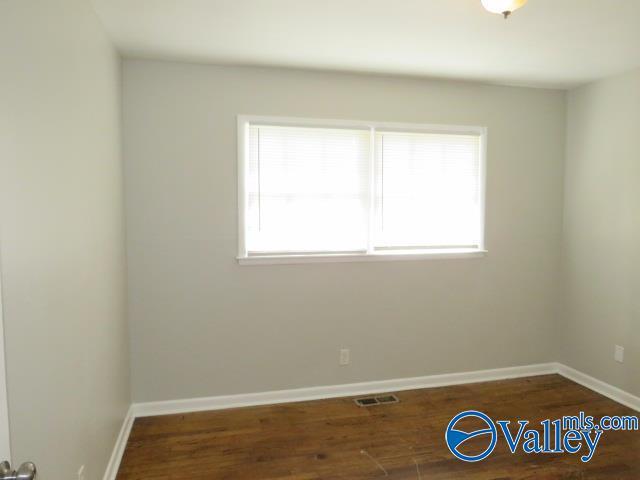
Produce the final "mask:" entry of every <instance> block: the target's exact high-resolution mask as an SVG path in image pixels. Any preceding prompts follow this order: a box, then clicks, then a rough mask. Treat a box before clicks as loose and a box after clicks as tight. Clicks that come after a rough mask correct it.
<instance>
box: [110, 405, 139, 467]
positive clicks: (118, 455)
mask: <svg viewBox="0 0 640 480" xmlns="http://www.w3.org/2000/svg"><path fill="white" fill-rule="evenodd" d="M135 418H136V417H135V416H134V415H133V405H132V406H131V407H129V411H128V412H127V416H126V417H125V418H124V421H123V422H122V427H121V428H120V433H119V434H118V438H117V439H116V444H115V446H114V447H113V452H112V453H111V458H110V459H109V463H108V464H107V469H106V470H105V472H104V477H103V479H104V480H116V476H117V475H118V469H119V468H120V462H121V461H122V456H123V455H124V449H125V447H126V446H127V441H128V440H129V434H130V433H131V428H132V427H133V422H134V420H135Z"/></svg>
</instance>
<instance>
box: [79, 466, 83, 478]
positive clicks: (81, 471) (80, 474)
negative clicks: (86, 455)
mask: <svg viewBox="0 0 640 480" xmlns="http://www.w3.org/2000/svg"><path fill="white" fill-rule="evenodd" d="M78 480H84V465H82V466H81V467H80V468H79V469H78Z"/></svg>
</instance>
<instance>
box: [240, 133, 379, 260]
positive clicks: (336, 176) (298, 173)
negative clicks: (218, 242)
mask: <svg viewBox="0 0 640 480" xmlns="http://www.w3.org/2000/svg"><path fill="white" fill-rule="evenodd" d="M369 168H370V134H369V131H368V130H355V129H352V130H350V129H337V128H336V129H326V128H307V127H279V126H260V125H252V126H251V127H250V128H249V158H248V171H247V177H246V187H247V189H248V192H247V202H248V205H247V219H246V221H247V225H246V227H247V228H246V233H247V238H246V245H247V250H248V251H249V252H250V253H251V252H253V253H256V252H264V253H270V252H271V253H274V252H339V251H363V250H366V246H367V234H368V208H369V191H370V186H369Z"/></svg>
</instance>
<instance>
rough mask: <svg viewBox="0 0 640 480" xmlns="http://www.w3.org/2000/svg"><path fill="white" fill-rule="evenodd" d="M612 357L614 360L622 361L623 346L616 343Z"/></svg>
mask: <svg viewBox="0 0 640 480" xmlns="http://www.w3.org/2000/svg"><path fill="white" fill-rule="evenodd" d="M613 358H615V360H616V362H619V363H624V347H621V346H620V345H616V348H615V351H614V354H613Z"/></svg>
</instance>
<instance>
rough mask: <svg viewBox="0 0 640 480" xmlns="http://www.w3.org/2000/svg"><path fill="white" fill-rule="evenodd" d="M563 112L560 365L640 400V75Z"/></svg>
mask: <svg viewBox="0 0 640 480" xmlns="http://www.w3.org/2000/svg"><path fill="white" fill-rule="evenodd" d="M568 112H569V113H568V122H567V125H568V131H567V134H568V137H567V159H566V174H565V178H566V182H565V223H564V255H563V260H564V262H563V263H564V276H565V279H564V284H565V292H564V298H565V302H564V312H563V315H562V322H561V325H560V326H561V331H562V343H561V348H560V360H561V361H562V362H564V363H566V364H568V365H569V366H571V367H574V368H576V369H578V370H580V371H582V372H584V373H587V374H590V375H593V376H594V377H596V378H598V379H600V380H603V381H605V382H607V383H610V384H612V385H616V386H618V387H621V388H623V389H625V390H627V391H629V392H631V393H633V394H635V395H640V249H639V248H638V247H639V246H640V153H639V152H640V70H636V71H635V72H632V73H629V74H627V75H623V76H619V77H616V78H610V79H606V80H603V81H600V82H597V83H594V84H592V85H588V86H585V87H582V88H579V89H576V90H574V91H572V92H571V93H570V95H569V102H568ZM616 344H617V345H622V346H624V347H625V363H624V364H619V363H616V362H615V361H614V357H613V352H614V345H616Z"/></svg>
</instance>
